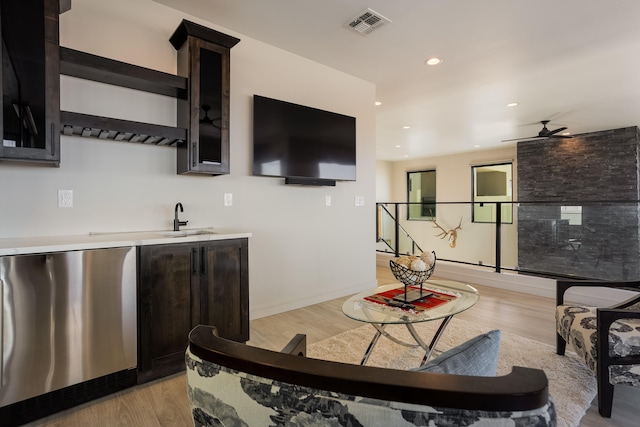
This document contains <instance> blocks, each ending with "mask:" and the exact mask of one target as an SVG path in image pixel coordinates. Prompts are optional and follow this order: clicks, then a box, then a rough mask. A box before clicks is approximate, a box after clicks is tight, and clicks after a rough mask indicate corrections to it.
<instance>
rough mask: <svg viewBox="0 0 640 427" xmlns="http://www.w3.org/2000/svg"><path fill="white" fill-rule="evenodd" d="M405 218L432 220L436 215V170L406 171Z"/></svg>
mask: <svg viewBox="0 0 640 427" xmlns="http://www.w3.org/2000/svg"><path fill="white" fill-rule="evenodd" d="M407 189H408V194H407V199H408V200H407V201H408V202H409V208H408V209H407V219H419V220H429V221H431V220H433V219H434V218H435V216H436V171H435V170H427V171H419V172H407Z"/></svg>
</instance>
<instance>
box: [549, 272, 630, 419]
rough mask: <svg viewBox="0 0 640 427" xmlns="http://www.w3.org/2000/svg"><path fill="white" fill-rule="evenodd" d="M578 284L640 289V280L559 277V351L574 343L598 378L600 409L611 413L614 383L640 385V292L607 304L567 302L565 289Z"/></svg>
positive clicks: (557, 294)
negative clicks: (560, 278)
mask: <svg viewBox="0 0 640 427" xmlns="http://www.w3.org/2000/svg"><path fill="white" fill-rule="evenodd" d="M575 286H586V287H591V288H593V287H604V288H617V289H625V290H632V291H636V292H640V282H604V281H587V280H558V281H557V288H556V330H557V333H558V335H557V353H558V354H559V355H563V354H564V352H565V347H566V344H567V343H570V344H571V345H572V347H573V349H574V350H575V352H576V353H577V354H578V355H579V356H580V357H582V358H583V359H584V361H585V363H586V364H587V366H588V367H589V368H590V369H591V370H592V371H593V372H594V374H595V375H596V378H597V381H598V411H599V412H600V415H601V416H603V417H611V410H612V406H613V388H614V385H616V384H626V385H631V386H640V294H638V295H637V296H634V297H633V298H631V299H629V300H627V301H625V302H623V303H620V304H617V305H615V306H613V307H607V308H598V307H590V306H585V305H579V304H565V303H564V295H565V292H566V291H567V289H569V288H572V287H575Z"/></svg>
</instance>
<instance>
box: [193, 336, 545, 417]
mask: <svg viewBox="0 0 640 427" xmlns="http://www.w3.org/2000/svg"><path fill="white" fill-rule="evenodd" d="M305 354H306V338H305V336H304V335H297V336H296V338H294V341H292V343H290V344H289V345H288V346H287V347H285V349H284V350H283V351H282V352H274V351H270V350H265V349H260V348H256V347H251V346H247V345H245V344H242V343H237V342H233V341H229V340H226V339H222V338H219V337H217V336H216V335H215V328H214V327H211V326H202V325H201V326H197V327H196V328H194V329H193V330H192V331H191V333H190V335H189V347H188V349H187V351H186V365H187V389H188V395H189V401H190V405H191V410H192V415H193V419H194V425H195V426H196V427H199V426H213V425H225V426H252V427H261V426H320V425H322V426H340V425H342V426H354V427H355V426H385V427H388V426H394V425H406V426H409V425H415V426H426V425H429V426H453V425H456V426H458V425H476V423H477V425H483V426H485V425H486V426H512V425H522V426H525V425H526V426H528V427H534V426H548V425H551V426H555V423H556V421H555V420H556V418H555V409H554V406H553V403H552V401H551V400H550V399H549V396H548V383H547V377H546V376H545V374H544V372H543V371H541V370H538V369H529V368H519V367H514V368H513V371H512V372H511V373H510V374H509V375H505V376H501V377H496V376H493V377H489V376H482V377H479V376H466V375H451V374H442V373H433V372H418V371H401V370H395V369H385V368H375V367H370V366H360V365H350V364H345V363H337V362H330V361H325V360H318V359H311V358H307V357H305Z"/></svg>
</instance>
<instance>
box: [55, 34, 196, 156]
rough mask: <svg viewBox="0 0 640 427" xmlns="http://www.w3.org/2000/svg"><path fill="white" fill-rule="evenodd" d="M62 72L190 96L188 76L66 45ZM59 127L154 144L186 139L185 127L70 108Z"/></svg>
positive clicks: (62, 50) (81, 133)
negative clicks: (87, 112)
mask: <svg viewBox="0 0 640 427" xmlns="http://www.w3.org/2000/svg"><path fill="white" fill-rule="evenodd" d="M60 74H64V75H67V76H72V77H78V78H81V79H85V80H92V81H96V82H100V83H106V84H110V85H116V86H121V87H126V88H129V89H136V90H141V91H144V92H150V93H156V94H160V95H166V96H171V97H175V98H182V99H186V98H187V86H188V79H187V78H185V77H180V76H177V75H173V74H167V73H163V72H161V71H156V70H152V69H150V68H144V67H139V66H137V65H132V64H127V63H125V62H120V61H116V60H113V59H109V58H104V57H101V56H97V55H93V54H90V53H86V52H81V51H78V50H74V49H69V48H66V47H60ZM60 130H61V133H62V134H63V135H76V136H84V137H92V138H100V139H111V140H114V141H125V142H137V143H143V144H155V145H176V144H177V143H178V142H182V141H185V140H186V139H187V129H185V128H178V127H171V126H162V125H155V124H151V123H142V122H134V121H131V120H122V119H114V118H110V117H101V116H93V115H90V114H82V113H75V112H70V111H61V112H60Z"/></svg>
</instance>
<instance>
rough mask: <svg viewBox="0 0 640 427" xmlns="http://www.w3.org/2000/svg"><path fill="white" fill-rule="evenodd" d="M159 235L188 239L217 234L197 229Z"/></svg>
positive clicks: (163, 232)
mask: <svg viewBox="0 0 640 427" xmlns="http://www.w3.org/2000/svg"><path fill="white" fill-rule="evenodd" d="M157 234H160V235H162V236H167V237H186V236H197V235H203V234H216V232H215V231H213V230H209V229H197V230H180V231H158V232H157Z"/></svg>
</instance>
